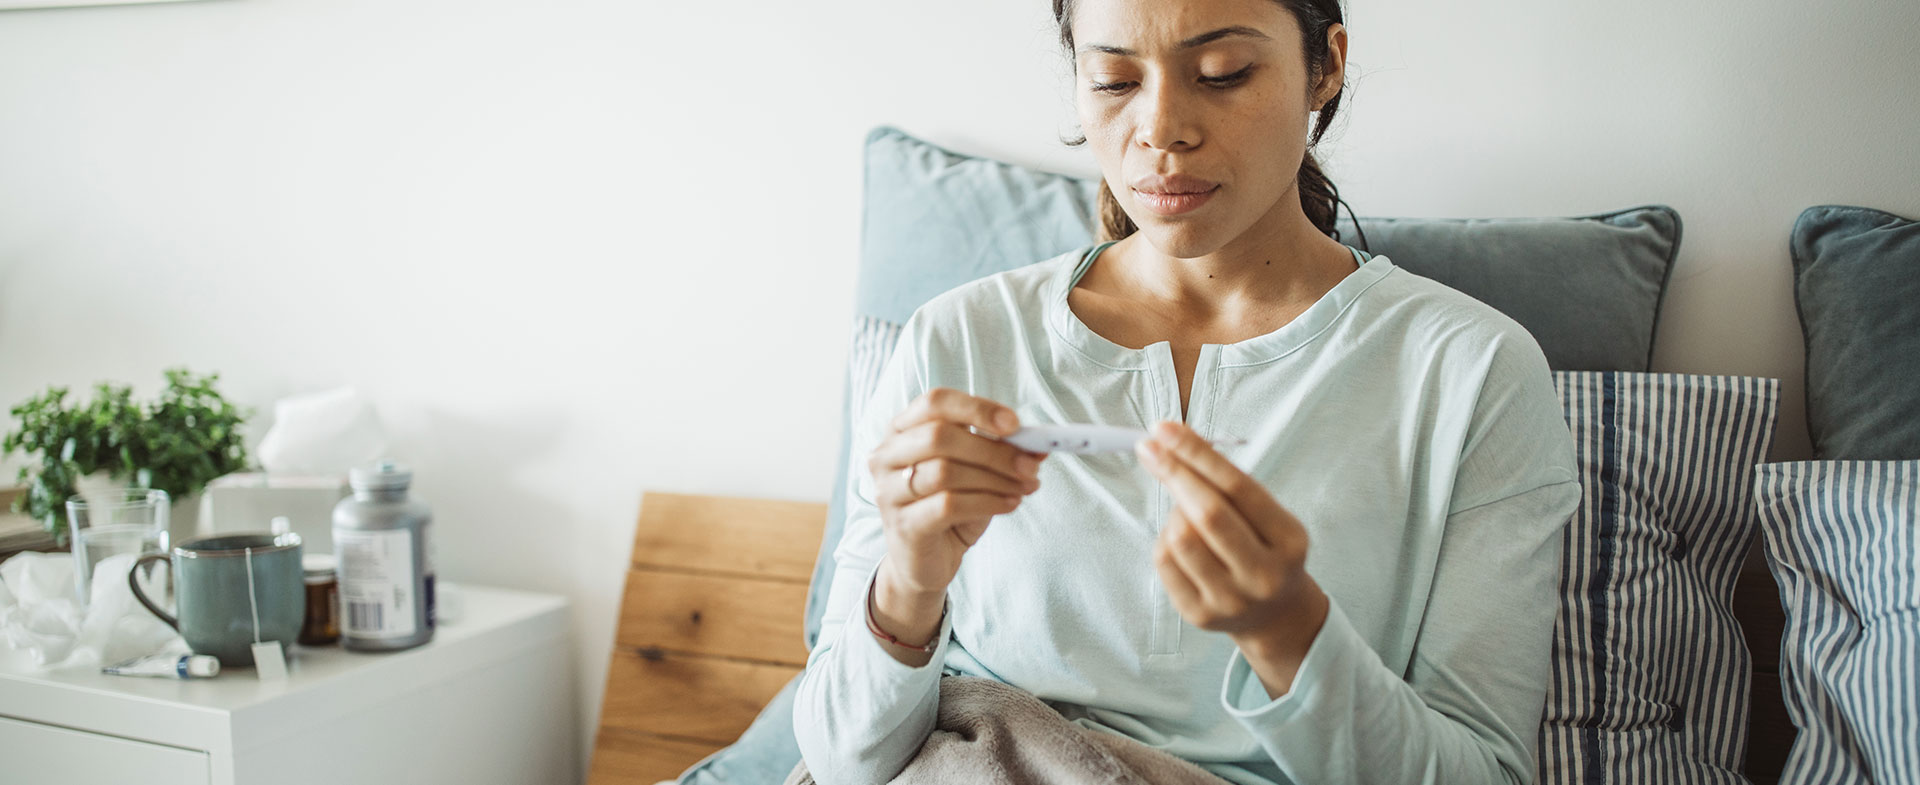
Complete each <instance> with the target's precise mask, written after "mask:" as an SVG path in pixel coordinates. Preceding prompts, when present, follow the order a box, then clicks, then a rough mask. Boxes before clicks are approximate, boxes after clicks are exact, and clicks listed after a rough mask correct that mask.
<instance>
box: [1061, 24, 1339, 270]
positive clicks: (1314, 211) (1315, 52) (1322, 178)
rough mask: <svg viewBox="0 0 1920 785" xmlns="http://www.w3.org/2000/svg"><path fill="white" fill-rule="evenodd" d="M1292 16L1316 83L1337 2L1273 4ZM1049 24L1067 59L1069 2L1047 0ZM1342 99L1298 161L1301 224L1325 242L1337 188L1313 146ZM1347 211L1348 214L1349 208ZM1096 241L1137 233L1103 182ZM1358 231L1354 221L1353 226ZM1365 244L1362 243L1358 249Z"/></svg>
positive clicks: (1328, 109) (1330, 102)
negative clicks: (1304, 222)
mask: <svg viewBox="0 0 1920 785" xmlns="http://www.w3.org/2000/svg"><path fill="white" fill-rule="evenodd" d="M1274 1H1275V2H1277V3H1279V4H1280V5H1282V6H1285V7H1286V9H1287V10H1288V11H1291V12H1292V13H1293V18H1294V21H1296V22H1298V23H1299V25H1300V48H1301V50H1302V51H1303V52H1304V53H1305V55H1306V60H1307V79H1308V81H1309V82H1313V81H1317V80H1318V79H1319V78H1320V77H1321V75H1323V74H1325V73H1326V68H1327V58H1328V57H1329V56H1330V54H1331V53H1330V52H1328V45H1327V30H1328V29H1329V28H1331V27H1332V26H1333V25H1335V24H1345V22H1344V21H1343V18H1342V16H1341V13H1340V0H1274ZM1053 20H1054V21H1055V22H1058V23H1059V24H1060V43H1061V44H1062V45H1063V46H1065V47H1066V49H1067V57H1069V58H1072V57H1073V0H1053ZM1345 94H1346V86H1345V85H1344V84H1343V85H1341V89H1340V90H1339V91H1338V92H1335V93H1334V94H1333V97H1332V98H1329V99H1327V102H1326V103H1325V104H1323V105H1322V106H1321V107H1320V117H1319V119H1318V120H1317V121H1316V122H1315V123H1314V125H1313V135H1312V136H1311V137H1310V138H1308V140H1307V155H1306V158H1305V159H1304V160H1302V161H1301V162H1300V176H1299V180H1298V183H1299V186H1300V209H1301V210H1302V211H1304V212H1305V213H1306V214H1307V219H1308V220H1311V221H1313V225H1314V226H1315V227H1318V228H1319V229H1320V231H1322V232H1325V233H1326V234H1327V236H1328V237H1332V238H1334V239H1336V240H1338V239H1340V230H1339V229H1338V227H1336V226H1335V225H1334V224H1335V220H1336V217H1337V215H1338V210H1339V205H1341V204H1345V202H1344V201H1342V200H1341V199H1340V189H1338V188H1335V187H1334V185H1333V181H1332V180H1329V179H1327V175H1326V173H1325V172H1322V171H1320V162H1318V161H1315V160H1314V159H1313V146H1314V145H1315V144H1318V143H1319V142H1320V136H1321V134H1324V133H1326V131H1327V126H1328V125H1331V124H1332V123H1333V117H1334V115H1335V114H1336V113H1338V112H1339V111H1340V98H1341V96H1343V95H1345ZM1086 141H1087V138H1086V137H1085V136H1081V137H1079V138H1077V139H1070V140H1067V144H1069V145H1079V144H1084V143H1086ZM1348 212H1352V209H1351V208H1349V209H1348ZM1099 220H1100V239H1102V240H1118V239H1120V238H1122V237H1126V236H1127V235H1130V234H1133V233H1134V232H1135V231H1138V230H1139V227H1137V226H1134V225H1133V219H1131V218H1128V217H1127V214H1126V212H1125V211H1123V210H1121V209H1120V201H1119V200H1118V199H1115V198H1114V196H1113V191H1112V190H1111V189H1109V188H1108V187H1107V182H1106V180H1105V179H1104V178H1102V179H1101V181H1100V218H1099ZM1355 228H1358V222H1357V221H1356V222H1355ZM1365 243H1366V240H1365V238H1364V237H1363V238H1362V239H1361V244H1362V245H1364V244H1365Z"/></svg>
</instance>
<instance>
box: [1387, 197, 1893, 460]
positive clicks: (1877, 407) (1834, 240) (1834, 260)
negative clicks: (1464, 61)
mask: <svg viewBox="0 0 1920 785" xmlns="http://www.w3.org/2000/svg"><path fill="white" fill-rule="evenodd" d="M1789 245H1790V246H1791V250H1792V252H1793V294H1794V304H1795V306H1796V307H1797V308H1798V309H1799V310H1800V329H1801V332H1802V334H1803V335H1804V336H1805V337H1806V348H1807V430H1808V432H1809V433H1810V435H1812V437H1813V454H1814V457H1816V458H1819V459H1822V460H1842V459H1858V460H1911V459H1920V307H1917V306H1916V304H1917V303H1920V223H1916V222H1914V221H1911V220H1908V219H1906V218H1902V217H1900V216H1897V215H1894V214H1892V213H1884V212H1881V211H1879V210H1869V209H1867V208H1864V207H1845V206H1840V205H1822V206H1819V207H1809V208H1807V209H1806V210H1805V211H1804V212H1802V213H1800V218H1799V220H1797V221H1794V223H1793V237H1792V240H1791V241H1790V243H1789ZM1394 261H1395V262H1398V261H1399V260H1398V259H1395V260H1394Z"/></svg>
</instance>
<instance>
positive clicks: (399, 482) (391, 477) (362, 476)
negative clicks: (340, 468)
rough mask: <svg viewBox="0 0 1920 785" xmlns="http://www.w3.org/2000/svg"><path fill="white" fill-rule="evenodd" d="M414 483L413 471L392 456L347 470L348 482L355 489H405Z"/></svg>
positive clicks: (361, 490)
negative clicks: (391, 457)
mask: <svg viewBox="0 0 1920 785" xmlns="http://www.w3.org/2000/svg"><path fill="white" fill-rule="evenodd" d="M412 483H413V471H412V470H411V469H408V468H407V467H406V466H405V465H404V464H401V463H399V462H396V461H394V460H393V459H390V458H382V459H380V460H377V461H374V462H372V463H368V464H362V465H359V466H355V467H353V468H352V469H349V470H347V484H348V485H351V486H353V489H354V490H355V491H360V492H364V491H404V490H406V489H407V486H408V485H411V484H412Z"/></svg>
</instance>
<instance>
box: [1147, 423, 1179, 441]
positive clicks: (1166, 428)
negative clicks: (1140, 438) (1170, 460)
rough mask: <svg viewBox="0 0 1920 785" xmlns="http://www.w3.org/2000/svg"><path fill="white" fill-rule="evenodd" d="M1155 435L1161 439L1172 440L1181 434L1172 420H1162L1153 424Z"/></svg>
mask: <svg viewBox="0 0 1920 785" xmlns="http://www.w3.org/2000/svg"><path fill="white" fill-rule="evenodd" d="M1153 435H1154V438H1157V439H1160V440H1161V441H1168V442H1170V441H1173V440H1174V439H1175V438H1178V437H1179V436H1180V429H1178V428H1175V427H1173V423H1172V422H1169V421H1167V420H1161V421H1160V424H1159V425H1155V426H1153Z"/></svg>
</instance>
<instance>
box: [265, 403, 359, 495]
mask: <svg viewBox="0 0 1920 785" xmlns="http://www.w3.org/2000/svg"><path fill="white" fill-rule="evenodd" d="M386 454H387V436H386V431H385V429H383V428H382V427H381V425H380V417H379V415H378V414H376V413H375V412H374V410H373V404H372V403H371V402H369V401H368V400H367V399H366V398H364V397H362V396H361V395H360V393H359V392H358V391H356V390H355V389H354V388H352V387H341V388H337V389H332V390H325V391H321V392H317V393H309V394H305V395H294V396H288V397H286V398H282V399H280V400H278V401H275V402H274V404H273V427H271V428H268V429H267V435H266V436H265V437H263V438H262V439H261V440H260V450H259V456H260V466H261V467H262V468H265V469H266V470H267V473H268V474H308V475H320V476H345V475H346V473H347V470H348V469H351V468H353V467H354V466H358V465H360V464H363V463H366V462H368V461H371V460H373V459H375V458H379V457H382V456H384V455H386Z"/></svg>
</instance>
